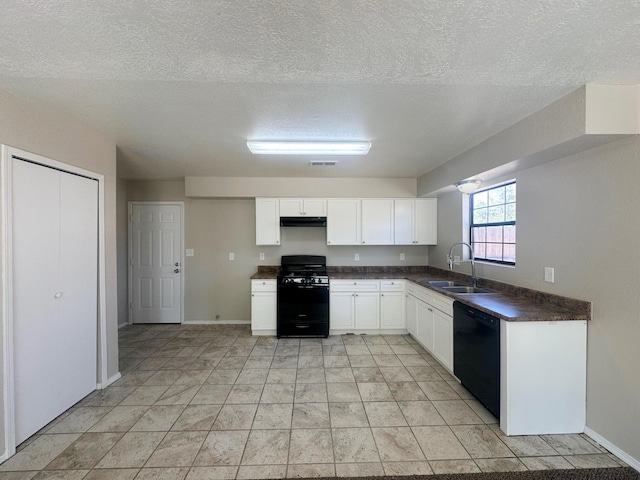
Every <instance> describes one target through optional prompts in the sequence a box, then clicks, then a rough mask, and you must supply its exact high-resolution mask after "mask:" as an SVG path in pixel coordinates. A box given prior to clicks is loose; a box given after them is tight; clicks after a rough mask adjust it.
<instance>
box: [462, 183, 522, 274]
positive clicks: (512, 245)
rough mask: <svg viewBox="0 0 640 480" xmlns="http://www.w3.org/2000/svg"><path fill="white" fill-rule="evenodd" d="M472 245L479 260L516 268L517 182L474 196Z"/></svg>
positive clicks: (471, 203)
mask: <svg viewBox="0 0 640 480" xmlns="http://www.w3.org/2000/svg"><path fill="white" fill-rule="evenodd" d="M469 203H470V208H471V212H470V213H471V216H470V224H471V245H472V246H473V251H474V253H475V256H476V259H477V260H483V261H487V262H494V263H502V264H506V265H515V264H516V182H515V181H514V182H510V183H506V184H503V185H499V186H497V187H492V188H488V189H486V190H482V191H480V192H476V193H473V194H471V198H470V202H469Z"/></svg>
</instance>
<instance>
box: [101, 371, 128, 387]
mask: <svg viewBox="0 0 640 480" xmlns="http://www.w3.org/2000/svg"><path fill="white" fill-rule="evenodd" d="M120 378H122V374H121V373H120V372H118V373H116V374H115V375H112V376H111V377H109V378H107V381H106V382H105V383H98V384H97V385H96V387H97V389H98V390H102V389H104V388H107V387H108V386H109V385H111V384H112V383H113V382H115V381H116V380H119V379H120Z"/></svg>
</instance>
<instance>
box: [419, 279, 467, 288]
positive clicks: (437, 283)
mask: <svg viewBox="0 0 640 480" xmlns="http://www.w3.org/2000/svg"><path fill="white" fill-rule="evenodd" d="M428 283H429V285H431V286H432V287H439V288H446V287H467V286H468V285H467V284H466V283H461V282H456V281H453V280H431V281H430V282H428Z"/></svg>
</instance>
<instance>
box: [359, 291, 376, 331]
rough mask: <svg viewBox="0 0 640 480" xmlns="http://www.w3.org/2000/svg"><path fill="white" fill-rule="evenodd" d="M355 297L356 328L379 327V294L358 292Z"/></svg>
mask: <svg viewBox="0 0 640 480" xmlns="http://www.w3.org/2000/svg"><path fill="white" fill-rule="evenodd" d="M355 299H356V301H355V319H356V328H373V329H378V328H380V307H379V302H380V294H379V293H373V292H360V293H356V294H355Z"/></svg>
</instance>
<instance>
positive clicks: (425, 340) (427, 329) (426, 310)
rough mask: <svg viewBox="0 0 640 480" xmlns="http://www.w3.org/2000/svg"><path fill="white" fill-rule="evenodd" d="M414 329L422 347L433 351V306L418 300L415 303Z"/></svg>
mask: <svg viewBox="0 0 640 480" xmlns="http://www.w3.org/2000/svg"><path fill="white" fill-rule="evenodd" d="M416 324H417V326H416V329H417V337H418V341H419V342H420V343H421V344H422V346H423V347H424V348H426V349H427V350H429V352H432V351H433V308H431V307H430V306H429V305H427V304H426V303H424V302H421V301H420V300H418V301H417V303H416Z"/></svg>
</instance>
